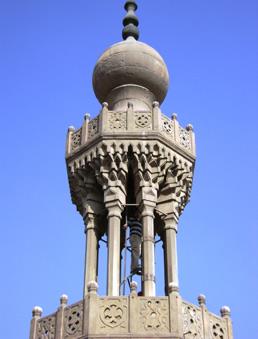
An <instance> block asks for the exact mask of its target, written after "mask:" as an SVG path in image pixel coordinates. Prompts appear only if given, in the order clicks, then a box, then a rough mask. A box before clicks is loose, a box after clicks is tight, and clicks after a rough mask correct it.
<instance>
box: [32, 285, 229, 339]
mask: <svg viewBox="0 0 258 339" xmlns="http://www.w3.org/2000/svg"><path fill="white" fill-rule="evenodd" d="M198 299H199V306H195V305H192V304H190V303H188V302H185V301H182V300H181V298H180V296H179V295H178V293H176V294H174V293H172V294H170V295H169V296H167V297H139V296H137V294H135V292H134V291H132V292H131V294H130V295H129V296H127V297H122V296H121V297H100V296H98V295H97V294H96V291H93V292H92V291H91V292H90V293H89V294H88V297H87V298H86V299H85V300H82V301H80V302H78V303H76V304H73V305H70V306H68V305H67V304H66V303H63V301H62V298H61V305H60V307H59V308H58V310H57V312H56V313H54V314H51V315H49V316H46V317H41V314H42V310H40V309H39V308H35V309H34V310H33V319H32V326H31V339H46V338H47V339H66V338H67V339H68V338H71V339H72V338H79V337H80V338H82V339H83V338H86V337H89V335H90V337H91V338H97V337H98V338H100V337H101V335H103V336H105V337H106V336H108V335H112V336H113V335H121V336H122V337H123V338H129V337H130V338H133V337H136V338H137V336H139V335H143V336H145V337H146V335H150V336H151V337H153V336H154V337H158V338H172V337H173V335H180V333H173V329H174V323H173V322H174V321H179V322H180V323H181V324H182V325H181V337H182V338H184V339H193V338H198V339H231V338H232V325H231V320H230V311H229V309H228V308H226V307H223V308H222V309H221V316H217V315H215V314H212V313H210V312H208V311H207V308H206V305H205V297H204V296H200V297H199V298H198ZM66 302H67V299H66ZM175 306H176V307H175ZM177 312H178V314H177ZM93 314H94V317H92V316H91V315H93ZM179 328H180V326H179ZM179 332H180V329H179Z"/></svg>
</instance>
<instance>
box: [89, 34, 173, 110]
mask: <svg viewBox="0 0 258 339" xmlns="http://www.w3.org/2000/svg"><path fill="white" fill-rule="evenodd" d="M168 84H169V74H168V70H167V66H166V64H165V62H164V60H163V59H162V57H161V56H160V54H159V53H158V52H157V51H156V50H155V49H153V48H152V47H150V46H149V45H147V44H145V43H143V42H139V41H137V40H135V39H134V38H133V37H129V38H127V39H126V40H124V41H122V42H119V43H116V44H114V45H113V46H111V47H110V48H108V49H107V50H106V51H105V52H104V53H103V54H102V56H101V57H100V58H99V60H98V61H97V64H96V66H95V69H94V72H93V88H94V92H95V95H96V97H97V99H98V100H99V102H100V103H102V102H105V101H106V102H108V103H109V105H110V104H111V106H112V105H113V106H114V104H116V102H118V101H120V102H121V101H125V100H132V101H133V100H134V99H135V100H136V101H138V102H140V101H141V100H143V101H145V104H146V105H147V106H150V105H152V102H153V101H158V102H159V103H162V102H163V100H164V98H165V96H166V94H167V90H168ZM120 106H121V105H120Z"/></svg>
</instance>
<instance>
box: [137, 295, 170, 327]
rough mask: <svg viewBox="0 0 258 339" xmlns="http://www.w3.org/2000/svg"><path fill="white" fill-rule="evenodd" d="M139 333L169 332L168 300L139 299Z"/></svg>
mask: <svg viewBox="0 0 258 339" xmlns="http://www.w3.org/2000/svg"><path fill="white" fill-rule="evenodd" d="M139 313H140V314H139V330H140V332H149V333H164V332H169V310H168V300H167V299H161V298H139Z"/></svg>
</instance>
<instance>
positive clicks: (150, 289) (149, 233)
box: [141, 201, 156, 297]
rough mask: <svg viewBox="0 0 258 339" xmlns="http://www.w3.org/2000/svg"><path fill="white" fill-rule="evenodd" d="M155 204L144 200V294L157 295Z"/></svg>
mask: <svg viewBox="0 0 258 339" xmlns="http://www.w3.org/2000/svg"><path fill="white" fill-rule="evenodd" d="M153 211H154V205H153V204H150V202H146V201H143V208H142V215H141V216H142V229H143V232H142V234H143V294H144V296H148V297H149V296H155V294H156V283H155V254H154V214H153Z"/></svg>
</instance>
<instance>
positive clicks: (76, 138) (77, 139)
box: [72, 128, 81, 151]
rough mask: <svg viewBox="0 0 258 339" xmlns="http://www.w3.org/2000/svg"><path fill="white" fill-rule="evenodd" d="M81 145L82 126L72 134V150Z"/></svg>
mask: <svg viewBox="0 0 258 339" xmlns="http://www.w3.org/2000/svg"><path fill="white" fill-rule="evenodd" d="M80 146H81V128H80V129H78V130H77V131H75V132H74V133H73V134H72V151H75V150H76V149H77V148H79V147H80Z"/></svg>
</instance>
